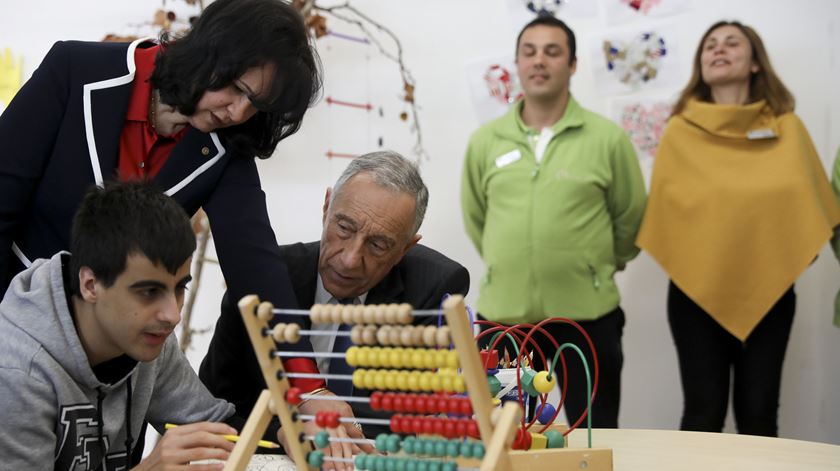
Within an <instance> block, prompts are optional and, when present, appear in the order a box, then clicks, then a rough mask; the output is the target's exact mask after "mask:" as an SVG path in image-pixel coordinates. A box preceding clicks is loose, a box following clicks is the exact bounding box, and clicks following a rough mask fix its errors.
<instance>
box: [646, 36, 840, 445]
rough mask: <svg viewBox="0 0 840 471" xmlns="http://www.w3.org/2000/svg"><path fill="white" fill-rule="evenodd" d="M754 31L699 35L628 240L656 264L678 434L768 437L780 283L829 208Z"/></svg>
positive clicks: (829, 218)
mask: <svg viewBox="0 0 840 471" xmlns="http://www.w3.org/2000/svg"><path fill="white" fill-rule="evenodd" d="M793 109H794V99H793V97H792V96H791V94H790V92H788V90H787V89H786V88H785V86H784V84H782V82H781V81H780V80H779V78H778V77H777V76H776V74H775V72H774V71H773V68H772V67H771V65H770V60H769V58H768V56H767V53H766V51H765V49H764V45H763V43H762V41H761V38H760V37H759V36H758V35H757V34H756V32H755V31H754V30H753V29H752V28H750V27H748V26H745V25H742V24H740V23H738V22H718V23H716V24H714V25H712V27H710V28H709V29H708V30H707V31H706V33H705V34H704V35H703V39H702V40H701V41H700V45H699V47H698V49H697V52H696V53H695V57H694V70H693V73H692V78H691V80H690V81H689V83H688V85H687V86H686V88H685V89H684V90H683V92H682V94H681V96H680V98H679V100H678V102H677V104H676V106H675V108H674V112H673V115H672V117H671V119H670V121H669V123H668V126H667V128H666V130H665V133H664V135H663V136H662V140H661V142H660V145H659V149H658V152H657V156H656V162H655V165H654V169H653V177H652V181H651V191H650V197H649V200H648V206H647V209H646V212H645V218H644V221H643V223H642V227H641V230H640V233H639V236H638V239H637V245H638V246H639V247H641V248H642V249H644V250H646V251H648V253H650V254H651V255H652V256H653V257H654V258H655V259H656V260H657V261H658V262H659V263H660V264H661V265H662V267H663V268H664V269H665V271H667V272H668V275H669V277H670V278H671V283H670V286H669V291H668V320H669V323H670V326H671V333H672V335H673V338H674V343H675V344H676V348H677V354H678V357H679V364H680V376H681V380H682V389H683V395H684V399H685V402H684V410H683V416H682V422H681V426H680V427H681V429H683V430H699V431H717V432H719V431H721V429H722V428H723V423H724V419H725V417H726V410H727V403H728V399H729V390H730V375H731V374H732V370H733V368H734V375H732V378H734V385H733V406H734V407H733V409H734V411H735V422H736V425H737V428H738V432H739V433H745V434H753V435H767V436H775V435H777V433H778V432H777V430H778V429H777V416H778V407H779V388H780V383H781V372H782V363H783V362H784V356H785V349H786V348H787V343H788V337H789V334H790V328H791V324H792V321H793V315H794V311H795V308H796V295H795V294H794V292H793V284H794V282H795V280H796V279H797V278H798V277H799V275H800V274H802V272H803V271H804V270H805V269H806V268H807V267H808V265H809V264H810V263H811V262H812V261H813V260H814V258H815V257H816V256H817V253H818V252H819V251H820V249H821V248H822V246H823V245H824V244H825V243H826V242H828V240H829V239H830V238H831V234H832V229H833V228H834V227H835V226H836V225H837V224H838V223H840V206H838V204H837V201H836V200H835V199H834V196H833V194H832V191H831V187H830V185H829V183H828V179H827V178H826V175H825V170H824V169H823V167H822V165H821V162H820V159H819V156H818V155H817V153H816V151H815V149H814V146H813V143H812V142H811V138H810V136H809V135H808V132H807V130H806V129H805V127H804V126H803V124H802V122H801V121H800V120H799V118H798V117H797V116H796V115H795V114H793Z"/></svg>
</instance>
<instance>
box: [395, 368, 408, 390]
mask: <svg viewBox="0 0 840 471" xmlns="http://www.w3.org/2000/svg"><path fill="white" fill-rule="evenodd" d="M396 389H397V390H399V391H406V390H408V373H407V372H406V371H400V372H399V373H398V374H397V387H396Z"/></svg>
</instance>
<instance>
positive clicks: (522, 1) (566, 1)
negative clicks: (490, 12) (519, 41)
mask: <svg viewBox="0 0 840 471" xmlns="http://www.w3.org/2000/svg"><path fill="white" fill-rule="evenodd" d="M507 7H508V18H510V22H511V30H512V31H514V32H515V33H519V30H520V29H522V27H523V26H525V25H526V24H527V23H528V22H530V21H531V20H533V19H534V18H536V16H537V15H538V14H540V13H543V14H545V13H548V14H551V15H554V16H556V17H557V18H560V19H562V20H564V21H568V20H572V19H584V18H597V17H598V2H596V1H594V0H507ZM572 27H574V25H572ZM514 37H515V36H514Z"/></svg>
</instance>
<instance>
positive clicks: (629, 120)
mask: <svg viewBox="0 0 840 471" xmlns="http://www.w3.org/2000/svg"><path fill="white" fill-rule="evenodd" d="M670 115H671V103H669V102H667V101H665V100H644V101H628V100H617V101H616V102H614V103H613V119H614V120H615V121H616V122H618V124H619V125H620V126H621V127H622V129H624V131H625V132H626V133H627V136H628V137H629V138H630V142H632V143H633V146H634V147H635V148H636V152H637V153H638V156H639V159H645V158H653V157H654V156H655V155H656V148H657V147H658V146H659V140H660V139H661V138H662V132H663V131H664V130H665V124H666V123H667V121H668V117H669V116H670Z"/></svg>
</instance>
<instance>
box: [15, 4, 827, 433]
mask: <svg viewBox="0 0 840 471" xmlns="http://www.w3.org/2000/svg"><path fill="white" fill-rule="evenodd" d="M335 3H338V2H335ZM168 4H169V6H170V7H172V8H176V9H180V10H186V11H188V10H189V9H188V8H185V7H183V6H181V5H180V2H175V1H172V0H170V2H168ZM352 4H353V5H354V6H356V7H357V8H359V9H360V10H362V11H364V12H365V13H367V14H368V15H369V16H371V17H372V18H374V19H376V20H378V21H380V22H381V23H383V24H384V25H386V26H388V27H389V28H390V29H391V30H392V31H394V32H395V33H396V34H397V35H398V36H399V37H400V39H401V41H402V44H403V47H404V53H405V61H406V64H407V65H408V67H409V68H410V69H411V71H412V72H413V74H414V77H415V78H416V80H417V90H416V98H417V101H418V104H419V105H420V107H421V109H420V120H421V125H422V131H423V135H424V142H425V145H426V149H427V151H428V153H429V155H430V159H428V160H424V161H423V162H422V172H423V175H424V177H425V179H426V182H427V184H428V186H429V188H430V191H431V201H430V206H429V211H428V214H427V218H426V222H425V223H424V225H423V227H422V229H421V233H422V234H423V236H424V240H423V242H424V243H426V244H428V245H430V246H432V247H435V248H437V249H438V250H441V251H443V252H444V253H446V254H447V255H449V256H450V257H452V258H454V259H456V260H458V261H460V262H461V263H463V264H464V265H465V266H467V268H469V270H470V273H471V275H472V279H473V285H472V291H471V294H470V296H469V297H468V301H474V300H475V299H476V296H477V294H478V283H477V282H478V280H479V279H480V278H481V276H482V275H483V270H484V268H483V265H482V263H481V261H480V259H479V257H478V255H477V254H476V252H475V250H474V249H473V248H472V246H471V244H470V243H469V241H468V240H467V238H466V236H465V234H464V231H463V227H462V224H461V218H460V209H459V202H458V201H459V200H458V187H459V179H460V169H461V160H462V158H463V152H464V149H465V146H466V142H467V139H468V137H469V134H470V133H471V132H472V131H473V130H474V129H475V128H476V127H477V126H478V121H477V120H476V118H475V113H474V112H473V109H472V104H471V102H470V93H469V89H468V88H467V81H466V78H465V73H464V70H465V64H466V63H468V62H470V61H472V60H474V59H476V58H481V57H487V56H499V55H503V54H509V53H510V52H511V51H512V50H513V46H514V39H515V36H516V33H517V31H516V30H515V29H514V28H513V27H512V25H511V24H510V21H509V13H508V10H507V6H506V3H505V2H504V1H503V0H492V1H491V0H457V1H453V0H424V1H415V2H408V1H401V2H392V1H383V0H380V1H375V0H355V1H352ZM159 5H160V2H158V1H156V0H142V1H141V0H137V1H133V2H113V1H105V0H78V1H74V2H59V1H48V0H28V1H26V2H12V1H11V0H0V8H2V11H3V15H0V48H3V47H11V48H12V49H13V50H14V51H15V52H16V53H23V54H24V56H25V60H26V62H25V66H24V69H25V74H26V75H27V76H28V75H29V74H31V72H32V70H33V69H34V68H35V66H36V65H37V63H38V62H39V60H40V58H41V57H42V56H43V55H44V54H45V53H46V51H47V49H48V48H49V46H50V44H52V42H53V41H55V40H58V39H70V38H72V39H90V40H97V39H100V38H101V37H102V36H103V35H104V34H105V33H108V32H114V31H117V32H121V31H126V30H127V28H126V27H125V26H124V25H126V24H129V23H137V22H139V21H142V20H144V19H145V18H151V14H152V12H153V11H154V10H155V9H156V8H157V7H158V6H159ZM722 18H734V19H740V20H742V21H744V22H746V23H748V24H751V25H752V26H754V27H755V28H756V29H757V30H758V32H759V33H760V34H761V35H762V37H763V38H764V40H765V43H766V46H767V48H768V50H769V52H770V55H771V58H772V60H773V63H774V65H775V67H776V69H777V72H778V73H779V74H780V75H781V77H782V79H783V80H784V81H785V83H786V84H787V85H788V87H789V88H790V89H791V90H792V91H793V93H794V94H795V96H796V97H797V105H798V106H797V112H798V114H799V115H800V116H801V117H802V119H803V121H804V122H805V124H806V126H807V127H808V129H809V131H810V132H811V135H812V137H813V139H814V142H815V144H816V146H817V149H818V151H819V152H820V155H821V157H822V158H823V162H824V164H825V165H826V167H828V165H829V164H830V161H831V159H832V157H833V155H834V152H835V150H836V149H837V148H838V146H840V132H838V130H837V129H838V125H840V124H839V123H840V91H838V90H837V84H838V83H840V48H838V47H837V44H840V3H837V2H836V1H834V0H807V1H802V2H790V1H784V0H742V1H732V0H705V1H699V0H694V1H693V9H692V10H691V11H690V12H688V13H684V14H681V15H678V16H674V17H670V18H667V19H662V20H659V21H656V22H654V21H649V22H642V23H639V24H633V25H623V26H621V27H608V26H607V23H606V21H605V18H604V16H603V14H602V15H601V16H599V17H597V18H595V19H588V20H576V21H570V23H571V26H572V28H573V29H574V30H575V32H576V34H577V36H578V44H579V45H578V51H579V52H578V57H579V64H578V72H577V74H576V75H575V77H574V78H573V80H572V91H573V93H574V94H575V96H576V97H577V99H578V100H579V101H580V102H581V103H582V104H583V105H584V106H586V107H588V108H590V109H592V110H594V111H597V112H600V113H603V114H607V112H608V108H607V107H608V97H605V96H603V95H602V94H601V93H599V90H598V89H596V88H595V86H594V83H593V78H592V74H591V71H590V64H589V61H590V60H591V55H590V48H591V47H593V45H594V44H595V37H596V36H597V34H599V33H603V32H616V31H618V32H621V31H634V30H636V29H638V28H639V27H642V26H645V25H661V24H664V25H669V26H671V27H673V28H674V29H675V31H677V36H676V39H677V40H678V41H681V42H680V48H679V52H680V55H681V59H682V66H681V73H682V74H683V76H682V77H683V78H684V77H685V76H686V75H687V74H688V72H689V68H690V56H691V54H692V53H693V50H694V48H695V47H696V44H697V42H698V41H699V37H700V35H701V34H702V32H703V31H704V30H705V28H707V27H708V25H710V24H711V23H713V22H714V21H716V20H718V19H722ZM330 26H331V27H333V28H334V29H336V30H337V31H340V32H346V33H355V31H354V30H353V28H352V27H349V26H346V25H342V24H341V23H340V22H336V21H331V22H330ZM129 32H130V31H129ZM319 49H320V50H321V54H322V56H323V58H324V69H325V73H326V94H327V95H332V96H333V97H334V98H337V99H352V100H353V101H363V102H364V101H368V100H370V101H372V102H374V104H375V105H376V106H382V107H383V111H384V114H385V116H384V117H383V118H379V117H378V116H377V114H376V113H371V114H366V113H353V112H349V110H346V109H340V108H336V107H328V106H327V105H326V104H325V103H321V104H319V105H318V106H317V107H316V108H315V109H313V110H312V111H311V112H310V114H309V115H308V116H307V119H306V120H305V121H304V126H303V128H302V129H301V131H300V132H299V133H298V134H296V135H294V136H293V137H291V138H289V139H288V140H287V141H285V142H283V143H281V145H280V147H279V148H278V150H277V153H276V155H275V156H274V157H273V158H272V159H270V160H268V161H264V162H261V163H260V171H261V174H262V178H263V186H264V189H265V191H266V193H267V195H268V198H269V210H270V213H271V218H272V221H273V222H274V228H275V231H276V233H277V239H278V241H279V242H280V243H288V242H294V241H299V240H314V239H317V238H318V237H319V235H320V209H321V205H322V203H323V195H324V190H325V188H326V187H327V186H328V185H330V184H331V183H332V182H333V181H334V180H335V178H336V177H337V176H338V174H339V173H340V172H341V170H342V169H343V168H344V166H345V165H346V162H347V161H346V160H343V159H332V160H328V159H326V158H325V157H324V152H326V150H329V149H331V150H333V151H336V152H341V151H342V150H343V151H347V152H354V153H359V152H365V151H368V150H374V149H375V148H376V147H377V138H378V136H380V135H381V136H384V137H385V147H393V148H394V149H396V150H398V151H401V152H403V153H406V154H407V155H410V148H411V144H412V139H413V136H412V135H411V134H410V133H409V132H408V126H407V125H406V124H405V123H403V122H401V121H399V120H398V119H397V118H395V117H394V116H395V114H397V113H399V112H400V111H402V109H403V108H404V106H403V105H402V104H401V103H400V101H399V94H400V91H401V84H400V83H399V79H398V77H397V75H396V72H395V70H394V66H393V64H391V63H389V62H388V61H387V60H385V59H383V58H382V56H381V55H380V54H378V53H377V52H376V51H375V50H373V49H372V48H367V50H365V49H364V48H358V47H354V46H351V45H349V43H348V42H346V41H339V40H335V39H322V40H321V41H320V42H319ZM832 85H833V86H832ZM675 91H676V90H675V89H671V90H663V92H669V93H672V92H675ZM645 167H648V166H645ZM645 171H646V173H647V172H648V171H649V168H645ZM768 256H772V254H768ZM619 283H620V286H621V289H622V294H623V297H624V300H623V302H622V306H623V307H624V309H625V311H626V313H627V318H628V323H627V328H626V331H625V332H626V335H625V355H626V357H625V358H626V362H625V365H626V366H625V370H624V376H623V379H624V394H623V396H624V397H623V401H622V412H621V425H622V426H623V427H630V428H664V429H675V428H677V427H678V423H679V416H680V411H681V400H682V398H681V392H680V388H679V379H678V374H677V365H676V356H675V351H674V348H673V346H672V342H671V338H670V333H669V331H668V327H667V321H666V317H665V292H666V283H667V278H666V276H665V274H664V273H663V272H662V270H661V269H660V268H659V267H658V265H656V264H655V263H654V262H653V260H652V259H651V258H650V257H648V256H647V255H646V254H642V255H641V256H640V257H639V258H638V259H637V260H636V261H634V262H632V263H631V264H630V266H629V267H628V269H627V271H626V272H625V273H623V274H621V275H620V278H619ZM222 287H223V282H222V280H221V277H220V275H219V272H218V269H217V267H214V266H209V267H208V269H207V272H206V273H205V279H204V281H203V283H202V286H201V288H200V291H199V293H200V294H199V300H198V303H197V306H196V315H197V316H198V319H196V320H195V324H194V327H196V328H199V329H202V328H211V327H212V325H213V322H214V319H215V316H216V315H217V306H218V301H219V299H220V298H221V293H222ZM838 288H840V268H838V264H837V262H836V261H835V260H834V257H833V256H832V254H831V253H830V251H829V250H827V249H826V250H824V251H823V252H822V254H821V256H820V257H819V259H818V260H817V261H816V263H814V264H813V265H812V266H811V267H810V268H809V269H808V271H807V272H806V273H805V274H804V275H803V276H802V278H801V279H800V281H799V282H798V283H797V294H798V300H799V303H798V310H797V315H796V320H795V323H794V328H793V333H792V337H791V341H790V345H789V348H788V355H787V360H786V364H785V370H784V377H783V386H782V396H781V409H780V434H781V435H782V436H783V437H789V438H797V439H804V440H815V441H824V442H830V443H836V444H840V394H838V391H840V368H839V367H838V366H837V361H836V360H837V359H840V329H837V328H835V327H832V326H831V312H832V308H833V297H834V294H835V293H836V292H837V290H838ZM209 335H210V333H209V332H206V333H204V334H201V335H198V336H197V337H196V340H195V343H194V346H193V348H192V349H191V351H190V352H189V354H190V357H191V359H192V360H193V361H194V363H195V364H196V365H197V362H199V361H200V359H201V357H202V356H203V353H204V350H205V349H206V342H207V341H208V340H209ZM713 347H714V346H709V348H713ZM728 428H729V430H732V426H731V424H730V425H729V426H728Z"/></svg>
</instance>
